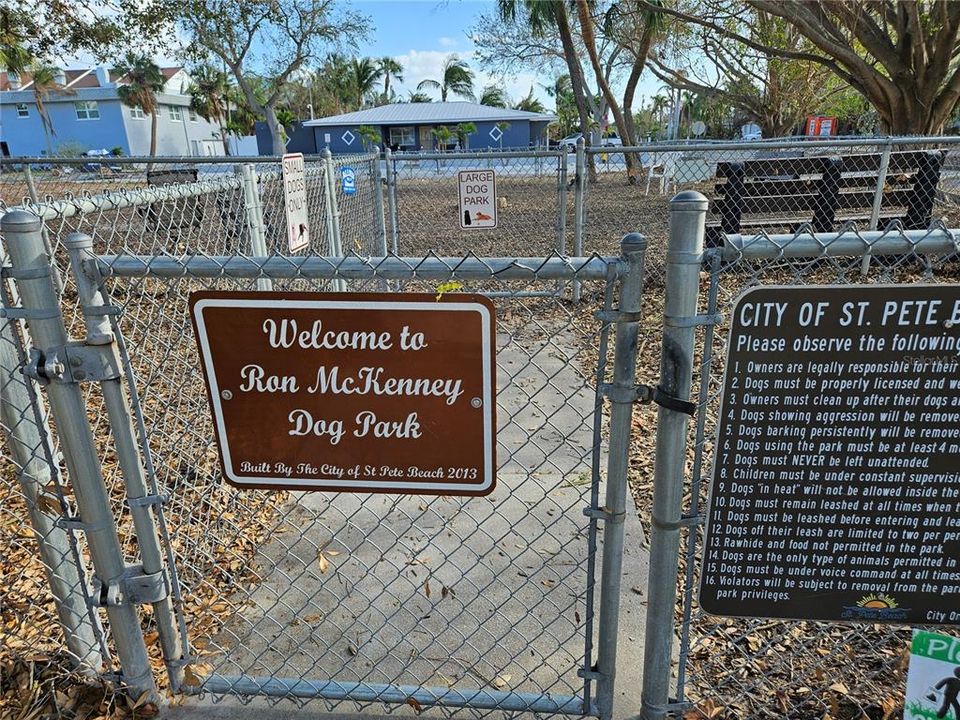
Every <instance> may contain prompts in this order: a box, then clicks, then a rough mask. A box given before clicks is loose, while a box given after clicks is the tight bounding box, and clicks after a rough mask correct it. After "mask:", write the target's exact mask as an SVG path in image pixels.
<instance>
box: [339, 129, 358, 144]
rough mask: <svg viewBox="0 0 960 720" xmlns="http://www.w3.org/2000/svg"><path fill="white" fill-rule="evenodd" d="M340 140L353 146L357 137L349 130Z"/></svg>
mask: <svg viewBox="0 0 960 720" xmlns="http://www.w3.org/2000/svg"><path fill="white" fill-rule="evenodd" d="M340 139H341V140H343V141H344V142H345V143H346V144H347V145H353V141H354V140H356V139H357V136H356V135H354V134H353V133H352V132H350V131H349V130H347V131H346V132H345V133H344V134H343V135H341V136H340Z"/></svg>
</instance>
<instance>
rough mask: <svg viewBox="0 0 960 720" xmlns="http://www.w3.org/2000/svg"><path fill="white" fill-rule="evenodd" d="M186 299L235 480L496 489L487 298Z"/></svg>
mask: <svg viewBox="0 0 960 720" xmlns="http://www.w3.org/2000/svg"><path fill="white" fill-rule="evenodd" d="M190 311H191V315H192V317H193V324H194V330H195V332H196V337H197V344H198V346H199V351H200V358H201V362H202V365H203V371H204V376H205V378H206V383H207V392H208V394H209V398H210V407H211V409H212V411H213V420H214V428H215V431H216V436H217V442H218V444H219V447H220V459H221V462H222V466H223V473H224V476H225V477H226V479H227V480H228V481H229V482H230V483H232V484H234V485H237V486H239V487H259V488H276V489H297V490H335V491H348V492H390V493H421V494H431V495H486V494H488V493H490V492H492V491H493V488H494V484H495V472H496V388H495V387H494V378H495V375H494V372H495V367H496V362H495V334H494V333H495V315H494V308H493V305H492V304H491V302H490V301H489V300H488V299H487V298H485V297H483V296H480V295H467V294H463V295H449V294H448V295H443V296H441V297H440V298H439V299H438V297H437V296H435V295H421V294H373V293H351V294H336V293H333V294H331V293H283V292H256V293H253V292H217V291H204V292H196V293H193V294H192V295H191V296H190Z"/></svg>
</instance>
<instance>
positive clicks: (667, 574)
mask: <svg viewBox="0 0 960 720" xmlns="http://www.w3.org/2000/svg"><path fill="white" fill-rule="evenodd" d="M706 214H707V198H705V197H704V196H703V195H701V194H700V193H698V192H696V191H693V190H687V191H684V192H681V193H679V194H678V195H676V196H675V197H674V198H673V200H671V201H670V238H669V241H668V245H667V262H666V281H665V287H666V299H665V304H664V310H663V351H662V355H661V359H660V385H659V391H660V393H661V394H662V395H664V396H665V397H668V398H673V399H675V400H679V401H689V398H690V388H691V385H692V384H693V355H694V341H695V330H696V328H695V325H694V319H695V318H696V315H697V296H698V293H699V290H700V268H701V255H702V253H703V237H704V227H705V223H706ZM689 420H690V416H689V415H688V414H686V413H684V412H681V411H680V410H679V409H673V408H670V407H665V406H664V405H663V404H661V405H660V408H659V412H658V415H657V445H656V456H655V458H656V460H655V468H654V488H653V509H652V511H651V526H652V530H651V533H650V574H649V580H648V589H647V622H646V635H645V640H644V641H645V647H644V659H643V694H642V705H643V710H642V712H643V718H644V720H661V719H662V718H664V717H665V716H666V715H667V712H668V705H669V703H670V669H671V665H672V657H673V645H674V614H675V612H676V602H677V573H678V572H679V553H680V529H681V511H682V504H683V484H684V464H685V462H686V455H687V454H686V450H687V425H688V423H689Z"/></svg>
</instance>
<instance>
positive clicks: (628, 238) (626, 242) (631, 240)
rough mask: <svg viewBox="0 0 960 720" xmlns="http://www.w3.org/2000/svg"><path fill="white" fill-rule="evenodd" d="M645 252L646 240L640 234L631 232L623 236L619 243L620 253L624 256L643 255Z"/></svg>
mask: <svg viewBox="0 0 960 720" xmlns="http://www.w3.org/2000/svg"><path fill="white" fill-rule="evenodd" d="M646 250H647V239H646V238H645V237H644V236H643V235H641V234H640V233H637V232H633V233H629V234H627V235H624V236H623V240H621V241H620V252H622V253H623V254H624V255H625V256H627V255H633V254H635V253H644V252H646Z"/></svg>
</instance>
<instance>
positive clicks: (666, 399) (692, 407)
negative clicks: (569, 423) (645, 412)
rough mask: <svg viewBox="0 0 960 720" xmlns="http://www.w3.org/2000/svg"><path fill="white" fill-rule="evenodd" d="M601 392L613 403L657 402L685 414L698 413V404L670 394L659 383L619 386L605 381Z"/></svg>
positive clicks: (661, 405)
mask: <svg viewBox="0 0 960 720" xmlns="http://www.w3.org/2000/svg"><path fill="white" fill-rule="evenodd" d="M600 392H601V393H602V394H603V396H604V397H606V398H607V399H608V400H609V401H610V402H612V403H624V404H630V403H643V404H645V403H650V402H652V403H656V404H657V405H659V406H660V407H663V408H667V409H668V410H673V411H674V412H678V413H683V414H684V415H691V416H693V415H696V414H697V404H696V403H694V402H690V401H689V400H681V399H680V398H677V397H673V396H672V395H668V394H667V393H666V392H664V391H663V389H661V388H660V386H659V385H657V386H656V387H654V386H652V385H634V386H633V387H619V386H617V385H613V384H611V383H604V384H603V385H601V386H600Z"/></svg>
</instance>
